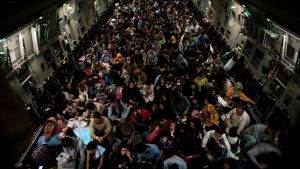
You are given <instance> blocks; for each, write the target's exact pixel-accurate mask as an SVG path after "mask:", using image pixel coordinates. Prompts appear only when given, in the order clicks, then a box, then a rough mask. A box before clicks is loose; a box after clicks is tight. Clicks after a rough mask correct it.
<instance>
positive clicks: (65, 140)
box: [61, 136, 73, 147]
mask: <svg viewBox="0 0 300 169" xmlns="http://www.w3.org/2000/svg"><path fill="white" fill-rule="evenodd" d="M72 143H73V139H72V138H71V137H68V136H66V137H64V138H63V139H62V141H61V146H63V147H70V146H71V144H72Z"/></svg>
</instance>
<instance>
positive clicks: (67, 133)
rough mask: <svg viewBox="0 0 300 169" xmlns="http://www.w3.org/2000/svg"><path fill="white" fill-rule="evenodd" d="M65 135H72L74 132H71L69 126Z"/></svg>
mask: <svg viewBox="0 0 300 169" xmlns="http://www.w3.org/2000/svg"><path fill="white" fill-rule="evenodd" d="M66 135H67V136H70V137H74V136H75V133H74V132H73V130H72V129H71V128H70V127H68V129H67V132H66Z"/></svg>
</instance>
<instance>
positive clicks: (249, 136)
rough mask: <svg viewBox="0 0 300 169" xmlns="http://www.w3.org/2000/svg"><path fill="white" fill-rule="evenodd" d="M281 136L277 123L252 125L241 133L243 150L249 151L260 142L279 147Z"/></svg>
mask: <svg viewBox="0 0 300 169" xmlns="http://www.w3.org/2000/svg"><path fill="white" fill-rule="evenodd" d="M279 134H280V126H279V125H278V124H277V123H276V122H268V123H267V124H266V125H265V124H254V125H251V126H249V127H247V128H246V129H245V130H243V131H242V133H241V148H242V150H243V151H248V150H250V149H251V148H252V147H253V146H254V145H255V144H257V143H258V142H264V143H269V144H272V145H275V146H277V145H278V141H279V140H278V139H279Z"/></svg>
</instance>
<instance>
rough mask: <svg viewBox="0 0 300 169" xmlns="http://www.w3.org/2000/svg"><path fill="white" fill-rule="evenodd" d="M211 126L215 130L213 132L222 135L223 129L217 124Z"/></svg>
mask: <svg viewBox="0 0 300 169" xmlns="http://www.w3.org/2000/svg"><path fill="white" fill-rule="evenodd" d="M213 128H214V130H215V133H218V134H220V135H222V134H223V133H224V132H223V130H222V129H221V128H220V127H219V126H217V125H214V126H213Z"/></svg>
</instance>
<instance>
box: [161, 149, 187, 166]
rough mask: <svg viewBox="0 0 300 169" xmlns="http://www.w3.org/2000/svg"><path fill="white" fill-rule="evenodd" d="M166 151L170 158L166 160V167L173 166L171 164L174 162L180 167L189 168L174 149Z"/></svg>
mask: <svg viewBox="0 0 300 169" xmlns="http://www.w3.org/2000/svg"><path fill="white" fill-rule="evenodd" d="M165 153H166V155H167V156H168V159H166V160H165V161H164V169H170V168H172V167H171V166H172V165H173V164H176V165H177V166H178V168H179V169H187V165H186V162H185V161H184V160H183V159H182V158H180V157H178V156H177V155H176V154H175V151H174V150H173V149H169V150H167V151H166V152H165Z"/></svg>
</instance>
